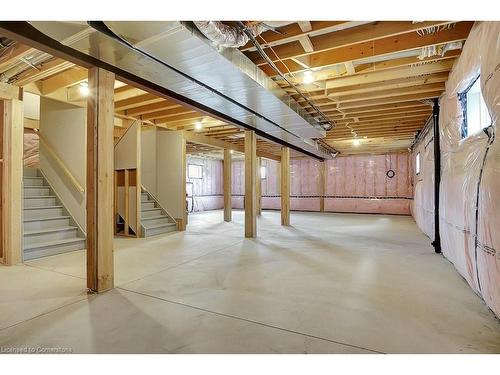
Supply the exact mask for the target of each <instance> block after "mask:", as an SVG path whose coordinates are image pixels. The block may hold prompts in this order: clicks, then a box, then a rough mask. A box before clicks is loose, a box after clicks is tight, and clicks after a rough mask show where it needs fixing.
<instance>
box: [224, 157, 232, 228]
mask: <svg viewBox="0 0 500 375" xmlns="http://www.w3.org/2000/svg"><path fill="white" fill-rule="evenodd" d="M231 157H232V155H231V150H228V149H224V166H223V174H224V182H223V190H224V221H227V222H229V221H231V220H232V216H233V215H232V214H233V210H232V195H233V194H232V193H233V192H232V188H233V186H232V179H231V175H232V170H231V169H232V159H231Z"/></svg>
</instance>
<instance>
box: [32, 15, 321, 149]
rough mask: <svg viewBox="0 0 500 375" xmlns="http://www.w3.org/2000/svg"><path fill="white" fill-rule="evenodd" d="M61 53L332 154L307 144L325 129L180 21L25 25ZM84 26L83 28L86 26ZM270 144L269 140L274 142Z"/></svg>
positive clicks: (240, 58)
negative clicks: (99, 63)
mask: <svg viewBox="0 0 500 375" xmlns="http://www.w3.org/2000/svg"><path fill="white" fill-rule="evenodd" d="M31 24H32V25H33V26H34V27H35V28H36V29H38V30H39V31H41V32H42V33H44V34H45V35H47V36H49V37H51V38H52V39H55V40H56V41H60V42H61V43H62V44H65V45H66V46H68V47H71V48H73V49H75V50H77V51H79V52H82V53H85V54H87V55H89V56H92V57H94V58H97V59H99V60H100V61H102V62H105V63H107V64H110V65H113V66H115V67H116V68H118V69H121V70H124V71H127V72H129V73H131V74H133V75H135V76H138V77H140V78H142V79H145V80H147V81H149V82H152V83H154V84H156V85H159V86H162V87H164V88H166V89H168V90H170V91H172V92H175V93H176V94H178V95H181V96H183V97H185V98H187V99H189V100H191V101H193V102H196V103H200V104H201V105H203V106H205V107H208V108H211V109H213V110H214V111H217V112H218V113H222V114H224V115H226V116H227V117H229V118H231V119H234V120H235V121H234V123H235V124H238V125H240V126H243V127H246V128H251V129H255V130H256V131H258V132H259V134H260V135H261V136H263V137H266V135H267V136H269V139H271V140H277V141H280V143H285V144H288V145H289V146H290V147H292V148H294V149H296V150H298V151H301V152H304V153H305V154H308V155H310V156H314V157H317V158H330V157H331V151H330V150H327V149H324V148H323V147H322V146H321V145H319V144H318V143H317V142H316V141H314V139H318V138H323V137H324V136H325V130H324V129H323V128H322V127H321V126H320V125H319V124H318V121H317V120H316V119H314V118H313V117H312V116H311V115H310V114H309V113H308V112H307V111H306V110H304V109H303V108H302V107H301V106H300V105H299V104H298V103H297V102H296V101H295V100H294V99H292V98H291V97H290V96H289V95H288V94H287V93H286V92H285V91H284V90H283V89H281V88H280V87H279V85H278V84H277V83H275V82H274V81H273V80H272V79H270V78H269V77H268V76H267V75H266V74H265V73H264V72H262V71H261V70H260V69H259V68H258V67H257V66H256V65H255V64H253V63H252V62H251V61H250V60H249V59H248V58H247V57H246V56H245V55H244V54H243V53H241V52H240V51H239V50H237V49H235V48H224V49H222V50H221V51H218V49H217V48H215V47H214V46H213V45H211V43H210V42H209V40H208V39H207V38H206V37H205V36H203V35H202V34H201V32H199V31H198V29H197V28H196V27H194V25H192V27H191V26H190V24H186V23H181V22H176V21H172V22H126V21H123V22H114V21H113V22H105V23H103V22H96V23H94V22H90V23H88V24H87V23H70V22H31ZM89 25H90V27H89ZM273 138H274V139H273Z"/></svg>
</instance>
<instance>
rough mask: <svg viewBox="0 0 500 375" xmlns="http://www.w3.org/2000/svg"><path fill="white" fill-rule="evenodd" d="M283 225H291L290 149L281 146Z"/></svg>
mask: <svg viewBox="0 0 500 375" xmlns="http://www.w3.org/2000/svg"><path fill="white" fill-rule="evenodd" d="M281 225H290V149H289V148H288V147H282V148H281Z"/></svg>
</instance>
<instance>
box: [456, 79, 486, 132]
mask: <svg viewBox="0 0 500 375" xmlns="http://www.w3.org/2000/svg"><path fill="white" fill-rule="evenodd" d="M458 98H459V100H460V103H461V105H462V113H463V122H462V138H467V137H469V136H471V135H474V134H477V133H479V132H480V131H481V130H483V129H484V128H486V127H488V126H490V125H491V117H490V114H489V112H488V107H486V103H485V102H484V99H483V94H482V93H481V80H480V79H479V76H478V77H477V78H476V79H475V80H474V81H473V82H472V83H471V85H470V86H469V87H467V89H465V91H464V92H462V93H460V94H459V95H458Z"/></svg>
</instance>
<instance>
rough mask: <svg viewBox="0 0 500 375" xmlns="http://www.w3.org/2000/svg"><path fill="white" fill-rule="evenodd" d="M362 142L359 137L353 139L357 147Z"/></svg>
mask: <svg viewBox="0 0 500 375" xmlns="http://www.w3.org/2000/svg"><path fill="white" fill-rule="evenodd" d="M360 144H361V141H360V140H359V139H356V138H354V139H353V140H352V145H353V146H355V147H358V146H359V145H360Z"/></svg>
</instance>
